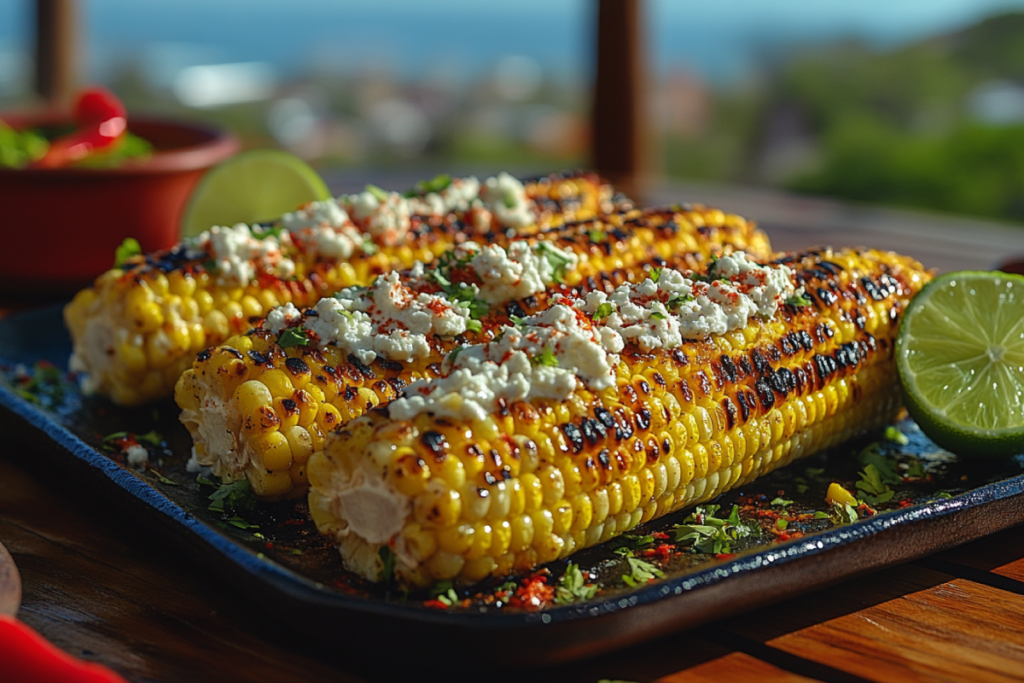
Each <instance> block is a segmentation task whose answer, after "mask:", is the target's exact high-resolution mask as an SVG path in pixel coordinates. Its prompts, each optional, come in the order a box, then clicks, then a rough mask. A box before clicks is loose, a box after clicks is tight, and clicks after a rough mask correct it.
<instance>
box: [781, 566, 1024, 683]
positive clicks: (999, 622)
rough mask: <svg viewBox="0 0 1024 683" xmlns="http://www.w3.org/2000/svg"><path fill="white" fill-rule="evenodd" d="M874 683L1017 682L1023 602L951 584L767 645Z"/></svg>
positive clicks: (1023, 671) (1023, 647)
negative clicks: (940, 682) (912, 682)
mask: <svg viewBox="0 0 1024 683" xmlns="http://www.w3.org/2000/svg"><path fill="white" fill-rule="evenodd" d="M768 644H769V645H771V646H772V647H777V648H779V649H782V650H785V651H786V652H790V653H793V654H796V655H799V656H801V657H805V658H807V659H811V660H814V661H818V662H822V663H826V664H828V665H829V666H833V667H836V668H840V669H842V670H844V671H849V672H852V673H854V674H857V675H859V676H863V677H864V678H868V679H870V680H876V681H949V682H950V683H954V682H959V681H968V680H969V681H979V682H981V681H991V682H1003V681H1021V680H1024V596H1019V595H1014V594H1012V593H1006V592H1005V591H1000V590H998V589H994V588H990V587H988V586H983V585H980V584H976V583H973V582H971V581H965V580H962V579H958V580H956V581H952V582H950V583H944V584H942V585H940V586H936V587H934V588H930V589H927V590H923V591H919V592H917V593H912V594H910V595H907V596H905V597H901V598H897V599H895V600H891V601H888V602H885V603H882V604H880V605H877V606H874V607H869V608H867V609H864V610H861V611H859V612H857V613H855V614H850V615H847V616H844V617H840V618H838V619H833V620H830V621H827V622H825V623H822V624H817V625H814V626H811V627H808V628H805V629H801V630H800V631H796V632H794V633H790V634H786V635H783V636H779V637H778V638H774V639H772V640H770V641H768Z"/></svg>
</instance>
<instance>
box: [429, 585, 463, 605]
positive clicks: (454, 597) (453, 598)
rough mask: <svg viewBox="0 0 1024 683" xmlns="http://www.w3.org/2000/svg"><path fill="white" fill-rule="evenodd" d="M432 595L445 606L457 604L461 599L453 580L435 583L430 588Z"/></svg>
mask: <svg viewBox="0 0 1024 683" xmlns="http://www.w3.org/2000/svg"><path fill="white" fill-rule="evenodd" d="M430 597H431V598H433V599H434V600H437V601H438V602H440V603H441V604H442V605H444V606H445V607H451V606H452V605H457V604H458V603H459V602H460V601H461V598H459V594H458V593H456V592H455V588H454V587H453V584H452V582H451V581H440V582H438V583H436V584H434V587H433V588H431V589H430Z"/></svg>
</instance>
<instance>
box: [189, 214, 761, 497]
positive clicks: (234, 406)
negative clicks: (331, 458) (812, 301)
mask: <svg viewBox="0 0 1024 683" xmlns="http://www.w3.org/2000/svg"><path fill="white" fill-rule="evenodd" d="M541 240H543V241H541ZM710 240H721V241H720V242H718V241H710ZM499 241H501V240H499ZM504 243H505V244H506V246H508V247H509V253H512V252H514V251H515V248H516V247H515V246H514V245H516V244H518V245H519V246H520V247H522V246H528V247H529V248H530V249H534V250H537V251H540V252H541V253H544V254H547V258H549V259H550V260H551V263H548V264H547V265H549V266H557V265H559V264H563V263H565V265H568V263H567V261H569V260H573V261H575V263H574V264H573V267H572V268H566V270H565V272H564V273H563V274H562V277H561V279H562V282H561V283H557V284H556V283H550V282H545V283H535V284H540V285H541V286H542V287H543V286H545V285H547V289H545V290H544V291H535V290H525V291H522V290H520V291H518V292H516V291H512V290H508V291H506V292H496V294H497V296H498V298H497V299H495V298H493V297H492V298H490V300H489V304H490V305H489V309H488V311H487V313H486V314H484V315H482V316H481V319H480V320H479V324H480V326H479V331H477V332H474V331H472V330H466V331H462V330H461V329H460V330H459V332H458V333H457V334H455V335H448V336H433V337H432V338H430V339H429V343H430V344H432V349H431V351H430V353H427V354H425V355H423V356H421V357H418V358H403V359H402V360H403V361H405V362H396V361H395V360H394V359H393V358H392V359H388V358H387V357H383V356H382V357H377V358H373V359H368V360H365V362H364V361H360V360H359V359H358V358H356V356H355V355H349V351H344V352H343V351H342V350H341V349H340V348H338V346H337V344H334V345H327V346H326V347H324V348H315V345H314V346H311V345H302V346H298V345H296V346H291V347H290V348H287V349H282V348H281V344H284V343H285V342H282V341H281V339H282V335H284V334H285V329H283V328H282V329H272V330H271V329H268V326H267V325H263V326H260V327H258V328H256V329H255V330H253V331H252V332H251V333H249V334H248V335H242V336H236V337H233V338H231V339H229V340H228V341H227V344H226V345H225V346H223V347H220V348H215V349H209V350H207V351H204V352H202V353H200V354H199V355H198V356H197V358H196V360H195V362H194V364H193V367H192V369H190V370H188V371H186V372H185V373H184V374H183V375H182V377H181V380H180V381H179V382H178V385H177V387H176V390H175V399H176V401H177V402H178V405H179V407H181V408H182V415H181V421H182V423H183V424H185V426H186V427H187V428H188V429H189V431H190V433H191V434H192V437H193V441H194V444H195V459H196V462H197V463H198V464H199V465H205V466H212V467H213V470H214V473H215V474H216V475H217V476H220V477H222V478H223V479H225V480H234V479H238V478H240V477H242V476H243V475H244V476H246V477H247V478H248V479H249V481H250V483H251V484H252V486H253V489H254V491H255V492H256V494H257V495H258V496H259V497H260V498H262V499H276V498H282V497H289V496H299V495H303V494H304V493H305V491H306V487H307V480H306V474H305V472H306V462H307V460H308V458H309V456H310V454H311V453H312V452H313V450H317V449H319V448H321V447H322V444H323V441H324V439H325V437H326V434H327V433H328V432H330V431H331V430H332V429H336V428H337V427H339V426H340V425H342V424H345V423H347V422H348V421H349V420H351V419H354V418H356V417H359V416H360V415H362V414H363V413H364V412H366V410H367V409H368V408H371V407H373V406H376V405H378V404H380V403H383V402H387V401H389V400H391V399H393V398H395V397H396V396H397V394H398V392H399V391H400V390H401V389H402V387H403V386H404V385H405V384H408V383H409V382H412V381H415V380H417V379H421V378H424V377H432V376H436V375H437V374H438V372H439V363H440V361H441V360H443V358H444V356H445V354H446V353H448V352H449V351H451V350H452V349H453V348H454V347H455V346H457V345H459V344H462V343H465V342H467V341H482V340H487V339H489V338H492V337H493V335H494V331H495V330H497V329H500V328H501V327H502V326H503V325H505V324H508V323H509V322H510V316H516V317H521V316H526V315H529V314H531V313H532V312H534V311H536V310H540V309H542V308H544V307H545V306H546V304H547V302H548V301H549V299H550V297H551V296H556V295H569V294H572V295H583V294H585V293H586V292H589V291H595V290H598V289H608V288H611V287H614V286H618V285H620V284H622V283H624V282H628V281H632V280H636V279H642V277H646V274H647V273H648V271H649V270H650V268H651V267H657V266H661V267H664V266H671V267H675V268H696V267H699V266H701V265H703V264H704V262H705V259H706V258H707V257H709V256H710V255H711V254H728V253H732V252H734V251H736V250H739V249H752V250H754V252H755V253H758V254H759V255H761V256H762V257H763V256H764V255H765V254H766V253H767V251H768V247H767V241H766V239H765V238H764V237H763V233H761V232H760V231H759V230H757V229H756V228H754V227H753V226H751V225H750V224H747V223H746V222H744V221H742V219H739V218H737V217H734V216H726V215H724V214H722V212H720V211H717V210H714V209H704V208H700V209H688V210H687V211H685V212H683V211H682V209H680V210H674V209H665V210H651V211H645V212H640V211H634V212H630V213H629V214H621V215H617V216H610V217H606V218H603V219H597V220H594V221H588V222H586V223H579V224H573V225H567V226H563V227H561V228H557V229H551V230H548V231H545V232H544V233H543V234H542V235H540V236H539V237H538V238H522V239H519V240H512V241H505V242H504ZM462 249H463V248H462V247H460V248H459V249H457V250H456V252H454V253H458V252H459V251H460V250H462ZM470 253H476V252H470ZM608 268H614V270H607V269H608ZM550 272H551V273H554V268H553V267H552V269H551V271H550ZM395 279H396V281H397V282H400V283H401V284H402V285H403V286H405V287H408V288H409V289H410V290H412V291H413V292H417V293H419V292H422V293H426V294H431V295H437V294H439V293H440V292H441V289H442V286H441V285H439V284H438V283H439V282H455V281H462V282H468V283H472V284H476V285H478V286H479V287H483V289H481V290H480V292H481V295H483V294H484V293H487V292H488V290H487V289H486V287H485V286H484V282H483V280H481V279H480V276H479V274H478V273H477V272H476V271H475V270H473V269H472V268H471V267H470V266H469V262H468V261H466V260H465V259H463V260H462V261H461V262H458V261H453V260H452V257H445V258H442V259H439V261H438V262H437V264H436V265H435V267H433V268H431V269H429V270H425V271H423V272H422V273H417V274H415V275H414V274H411V273H408V272H407V273H405V274H403V275H402V276H401V277H395ZM523 280H525V278H523ZM384 285H385V283H384V282H383V281H381V286H384ZM448 291H449V293H450V292H451V291H452V290H451V289H450V285H449V290H448ZM490 293H491V294H495V292H490ZM506 294H511V295H512V296H506ZM516 299H518V300H516ZM436 303H438V304H441V303H442V302H436ZM442 305H443V304H442ZM318 308H319V307H318ZM295 314H296V316H297V314H298V311H297V310H296V311H295ZM318 319H319V318H316V319H314V320H318ZM299 324H300V323H299V318H298V317H296V319H295V320H294V321H293V322H292V323H291V325H290V327H289V329H290V332H288V334H292V333H293V332H294V329H295V327H296V325H299ZM291 339H292V341H295V338H294V336H293V337H292V338H291ZM370 355H371V357H372V356H373V354H370Z"/></svg>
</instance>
